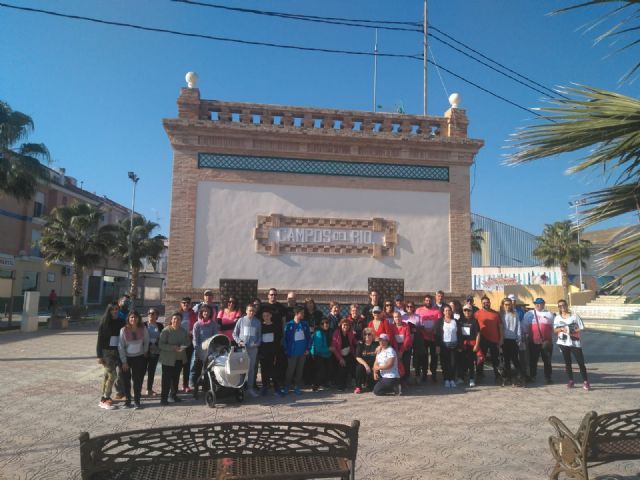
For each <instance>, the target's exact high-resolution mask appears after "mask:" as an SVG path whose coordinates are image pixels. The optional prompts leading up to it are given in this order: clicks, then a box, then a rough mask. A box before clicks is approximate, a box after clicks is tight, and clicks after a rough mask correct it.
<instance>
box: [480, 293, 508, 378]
mask: <svg viewBox="0 0 640 480" xmlns="http://www.w3.org/2000/svg"><path fill="white" fill-rule="evenodd" d="M475 317H476V320H478V325H479V326H480V350H481V351H482V355H483V356H484V357H485V358H486V357H487V352H490V353H491V366H492V367H493V376H494V380H495V382H496V383H500V381H501V379H500V373H499V372H498V366H499V365H500V346H501V345H502V339H503V336H502V322H501V320H500V315H499V314H498V312H496V311H495V310H493V309H492V308H491V300H490V299H489V297H487V296H486V295H485V296H484V297H482V308H481V309H480V310H478V311H477V312H476V313H475ZM476 375H477V377H478V379H479V380H480V379H482V378H484V362H478V366H477V371H476Z"/></svg>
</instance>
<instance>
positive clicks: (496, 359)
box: [476, 337, 500, 377]
mask: <svg viewBox="0 0 640 480" xmlns="http://www.w3.org/2000/svg"><path fill="white" fill-rule="evenodd" d="M480 350H482V354H483V355H484V357H485V362H486V358H487V352H489V353H491V366H492V367H493V374H494V375H495V376H496V377H497V376H498V365H500V352H499V350H498V344H497V343H494V342H490V341H489V340H487V339H486V338H484V337H480ZM485 362H482V363H479V364H478V365H477V366H476V370H477V373H478V376H479V377H482V376H484V363H485Z"/></svg>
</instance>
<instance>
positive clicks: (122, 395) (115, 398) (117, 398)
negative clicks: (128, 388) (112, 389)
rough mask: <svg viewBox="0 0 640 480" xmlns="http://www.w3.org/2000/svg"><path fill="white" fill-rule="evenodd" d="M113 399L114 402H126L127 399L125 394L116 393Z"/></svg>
mask: <svg viewBox="0 0 640 480" xmlns="http://www.w3.org/2000/svg"><path fill="white" fill-rule="evenodd" d="M113 398H114V400H124V399H125V395H124V393H116V394H115V395H114V396H113Z"/></svg>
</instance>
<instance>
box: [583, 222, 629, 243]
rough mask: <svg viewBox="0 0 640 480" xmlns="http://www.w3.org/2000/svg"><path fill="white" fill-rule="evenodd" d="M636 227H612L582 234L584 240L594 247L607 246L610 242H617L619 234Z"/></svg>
mask: <svg viewBox="0 0 640 480" xmlns="http://www.w3.org/2000/svg"><path fill="white" fill-rule="evenodd" d="M635 228H637V227H612V228H605V229H602V230H593V231H591V232H584V233H582V238H583V239H584V240H589V241H590V242H591V243H592V244H593V245H594V246H602V245H608V244H610V243H611V242H612V241H615V240H617V239H618V238H619V237H620V235H621V234H623V233H624V232H626V231H627V230H628V229H635Z"/></svg>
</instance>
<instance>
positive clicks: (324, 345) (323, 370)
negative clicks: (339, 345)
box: [311, 317, 333, 392]
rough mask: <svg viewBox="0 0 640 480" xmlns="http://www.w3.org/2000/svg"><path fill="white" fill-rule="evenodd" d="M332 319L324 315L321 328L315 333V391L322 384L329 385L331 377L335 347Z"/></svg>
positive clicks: (312, 353)
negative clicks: (333, 344) (332, 341)
mask: <svg viewBox="0 0 640 480" xmlns="http://www.w3.org/2000/svg"><path fill="white" fill-rule="evenodd" d="M332 334H333V332H332V331H331V320H330V319H329V318H328V317H322V320H320V328H316V331H315V332H314V333H313V341H312V344H311V355H312V356H313V359H314V367H315V376H314V379H313V391H314V392H315V391H317V390H318V388H320V385H323V386H328V383H329V382H328V380H329V379H330V378H331V357H332V353H333V352H332V351H333V347H332V346H331V338H332Z"/></svg>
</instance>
